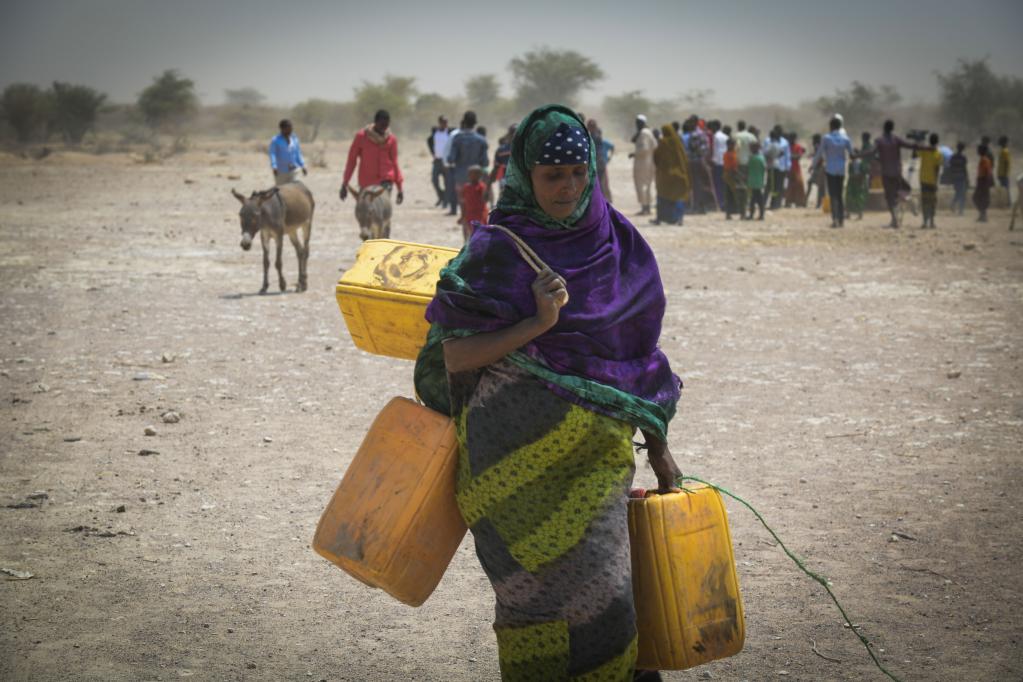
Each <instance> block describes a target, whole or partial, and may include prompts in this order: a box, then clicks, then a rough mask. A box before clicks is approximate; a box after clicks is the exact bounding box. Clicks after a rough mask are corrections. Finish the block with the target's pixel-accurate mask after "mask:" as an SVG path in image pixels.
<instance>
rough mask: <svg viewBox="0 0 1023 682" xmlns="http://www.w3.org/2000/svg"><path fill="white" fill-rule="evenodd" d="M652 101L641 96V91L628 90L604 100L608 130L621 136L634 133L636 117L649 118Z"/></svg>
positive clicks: (603, 107)
mask: <svg viewBox="0 0 1023 682" xmlns="http://www.w3.org/2000/svg"><path fill="white" fill-rule="evenodd" d="M653 105H654V103H653V100H651V99H650V98H649V97H647V96H646V95H644V94H643V91H642V90H630V91H628V92H623V93H622V94H620V95H611V96H608V97H605V98H604V103H603V106H602V107H601V108H602V109H603V111H604V115H605V116H607V117H608V118H609V119H610V120H609V121H608V130H612V129H613V130H615V131H618V132H620V133H621V134H623V135H632V133H633V132H635V125H636V124H635V121H636V117H637V116H639V115H640V114H644V115H647V116H649V115H650V111H651V109H652V108H653Z"/></svg>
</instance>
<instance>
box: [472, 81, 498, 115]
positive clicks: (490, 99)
mask: <svg viewBox="0 0 1023 682" xmlns="http://www.w3.org/2000/svg"><path fill="white" fill-rule="evenodd" d="M500 96H501V85H500V83H498V82H497V76H495V75H494V74H492V73H484V74H481V75H479V76H473V77H472V78H470V79H469V80H467V81H465V100H466V104H467V105H468V107H469V108H470V109H474V110H476V111H479V110H481V109H487V108H489V107H491V106H493V105H494V103H495V102H497V100H498V98H499V97H500Z"/></svg>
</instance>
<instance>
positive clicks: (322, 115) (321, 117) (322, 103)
mask: <svg viewBox="0 0 1023 682" xmlns="http://www.w3.org/2000/svg"><path fill="white" fill-rule="evenodd" d="M330 109H331V104H330V102H328V101H327V100H325V99H316V98H313V99H307V100H305V101H304V102H299V103H298V104H296V105H295V108H294V109H292V110H291V116H292V117H293V118H294V119H295V120H296V121H298V122H299V123H301V124H302V125H303V126H305V127H306V128H309V129H311V132H310V133H309V137H308V138H307V139H306V142H309V143H310V144H311V143H313V142H315V141H316V137H317V136H318V135H319V134H320V126H322V125H323V123H324V122H325V121H326V120H327V117H328V116H329V115H330Z"/></svg>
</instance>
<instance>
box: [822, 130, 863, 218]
mask: <svg viewBox="0 0 1023 682" xmlns="http://www.w3.org/2000/svg"><path fill="white" fill-rule="evenodd" d="M830 128H831V132H830V133H828V134H827V135H825V136H824V137H823V138H822V139H821V145H820V147H818V148H817V153H816V154H814V155H813V164H811V165H810V166H811V168H812V167H813V166H814V165H815V164H816V163H817V162H818V161H819V160H820V159H821V158H823V159H824V175H825V176H826V177H827V181H828V197H829V198H830V201H831V227H842V225H843V223H844V221H845V203H844V202H843V196H844V194H843V187H842V186H843V185H844V184H845V168H846V163H847V159H846V156H848V158H850V159H852V158H855V157H856V155H857V154H856V152H855V151H854V150H853V146H852V142H850V141H849V138H848V136H846V135H844V134H843V133H842V120H841V119H840V118H837V117H836V118H833V119H831V123H830Z"/></svg>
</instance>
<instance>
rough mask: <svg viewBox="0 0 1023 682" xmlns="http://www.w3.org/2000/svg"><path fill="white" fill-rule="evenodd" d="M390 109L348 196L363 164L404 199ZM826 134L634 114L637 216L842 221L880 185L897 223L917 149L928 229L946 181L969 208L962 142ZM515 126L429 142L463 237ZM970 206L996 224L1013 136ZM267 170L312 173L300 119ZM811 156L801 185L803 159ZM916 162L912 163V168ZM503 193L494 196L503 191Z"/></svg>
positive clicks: (891, 134)
mask: <svg viewBox="0 0 1023 682" xmlns="http://www.w3.org/2000/svg"><path fill="white" fill-rule="evenodd" d="M580 117H581V118H582V119H583V120H585V121H586V129H587V132H588V133H589V135H590V138H591V139H592V140H593V144H594V156H595V160H596V174H597V180H598V182H600V185H601V188H602V189H603V192H604V195H605V196H606V197H607V199H608V201H610V200H611V196H612V194H611V186H610V181H609V178H608V173H607V166H608V163H609V161H610V160H611V158H612V157H613V155H614V150H615V147H614V145H613V144H612V143H611V142H610V141H608V140H607V139H606V138H605V137H604V135H603V132H602V130H601V128H600V126H599V124H598V122H597V121H596V120H595V119H592V118H589V119H587V118H586V117H585V116H582V115H580ZM389 127H390V115H389V114H388V112H386V111H384V110H381V111H378V112H377V113H376V115H375V116H374V120H373V123H372V124H370V125H367V126H366V127H364V128H362V129H361V130H359V131H358V132H357V133H356V135H355V138H354V140H353V142H352V145H351V147H350V148H349V152H348V158H347V162H346V164H345V168H344V173H343V177H342V182H341V190H340V193H339V195H340V197H341V199H342V200H344V199H345V198H346V196H347V194H348V191H349V182H350V181H351V179H352V177H353V175H354V173H355V170H356V168H357V167H358V173H359V175H358V181H359V185H360V186H361V187H363V188H365V187H370V186H374V185H376V186H382V187H384V189H385V190H386V191H387V192H388V193H390V191H391V188H392V187H397V189H398V194H397V203H398V204H400V203H401V202H402V200H403V198H404V195H403V192H402V184H403V177H402V173H401V169H400V168H399V165H398V143H397V139H396V138H395V136H394V134H393V133H391V132H390V131H389ZM828 128H829V131H828V133H826V134H823V135H820V134H816V135H814V136H813V137H812V139H811V144H812V148H811V149H807V148H805V147H804V146H803V145H802V144H800V141H799V137H798V135H797V134H796V133H795V132H785V131H784V129H783V128H782V127H781V126H780V125H776V126H774V127H772V128H771V129H770V130H768V131H767V132H766V134H765V133H762V131H761V130H759V129H758V128H757V127H756V126H754V125H749V126H747V124H746V122H745V121H742V120H740V121H738V122H736V125H735V128H734V129H733V128H732V127H731V126H729V125H722V123H721V121H719V120H716V119H712V120H709V121H705V120H703V119H702V118H700V117H699V116H697V115H695V114H694V115H692V116H690V117H689V118H687V119H686V120H685V121H682V122H679V121H674V122H672V123H669V124H665V125H663V126H661V127H660V128H659V129H655V128H651V127H650V126H649V124H648V122H647V117H646V116H645V115H643V114H640V115H638V116H636V120H635V134H634V135H633V136H632V139H631V142H632V145H633V150H632V151H631V152H630V153H629V158H630V159H631V160H632V164H633V165H632V170H633V180H634V184H635V190H636V199H637V201H638V202H639V205H640V211H639V215H641V216H651V221H650V222H651V224H654V225H662V224H665V225H681V224H682V223H683V220H684V219H685V215H686V214H687V213H689V214H693V213H696V214H707V213H713V212H723V213H724V214H725V218H726V219H727V220H731V219H732V218H733V216H735V217H738V219H740V220H763V219H764V215H765V212H766V211H767V210H771V211H776V210H779V209H782V208H790V207H806V206H807V205H808V203H809V200H810V197H811V196H812V195H813V192H814V189H816V206H817V208H818V209H821V208H822V204H823V203H824V202H825V201H826V202H827V203H828V204H829V205H830V214H831V226H832V227H836V228H839V227H843V226H844V225H845V221H846V220H847V219H848V218H850V217H851V216H852V215H853V214H855V215H857V216H858V217H859V218H862V217H863V212H864V210H865V208H866V207H867V201H868V197H869V194H870V190H871V188H877V189H879V190H881V191H883V195H884V201H885V205H886V206H887V208H888V211H889V213H890V215H891V221H890V223H889V227H892V228H897V227H899V226H900V214H901V211H900V210H899V209H900V204H901V202H904V201H905V200H906V199H907V198H908V196H909V194H910V192H911V191H912V188H911V184H910V180H912V177H910V178H909V179H907V178H906V177H905V176H904V175H903V159H902V151H903V150H910V151H911V152H912V154H913V155H914V159H915V160H918V161H919V189H920V208H921V214H922V219H923V223H922V225H921V227H923V228H934V227H935V226H936V225H935V215H936V213H937V204H938V188H939V185H948V186H950V187H951V189H952V190H953V192H952V193H953V197H952V201H951V205H950V207H949V208H950V210H952V211H953V212H955V213H957V214H958V215H962V214H963V212H964V211H965V208H966V194H967V190H968V189H969V188H970V173H969V160H968V159H967V157H966V154H965V151H964V150H965V149H966V145H965V143H963V142H959V143H958V144H957V145H956V149H955V151H953V150H952V149H951V148H950V147H948V146H947V145H942V144H940V138H939V136H938V135H937V134H935V133H932V134H931V135H930V136H929V137H927V136H926V135H925V134H924V133H921V132H920V131H913V132H912V133H910V134H909V135H907V137H909V138H910V140H908V141H907V140H906V139H903V138H902V137H900V136H898V135H896V134H895V124H894V122H892V121H890V120H889V121H885V123H884V126H883V131H882V133H881V135H879V136H878V137H877V138H876V139H875V138H872V135H871V133H869V132H864V133H862V135H861V138H860V144H859V145H858V146H856V145H854V144H853V142H852V140H851V139H850V137H849V134H848V133H847V132H846V129H845V125H844V121H843V119H842V116H841V115H840V114H835V115H834V116H833V117H832V118H831V120H830V121H829V123H828ZM515 131H516V127H515V126H510V127H509V128H508V129H507V130H506V131H505V133H504V134H503V135H502V136H501V137H500V138H499V139H498V140H497V146H496V149H495V151H494V154H493V157H492V159H491V156H490V144H489V142H488V139H487V130H486V128H485V127H484V126H482V125H479V122H478V120H477V116H476V113H475V112H473V111H466V112H465V113H464V114H463V115H462V119H461V121H460V123H459V126H458V127H457V128H451V127H450V126H449V125H448V119H447V117H445V116H440V117H438V119H437V125H436V126H434V127H433V128H432V129H431V130H430V134H429V136H428V137H427V139H426V145H427V148H428V149H429V151H430V155H431V157H432V159H433V167H432V171H431V183H432V185H433V189H434V191H435V192H436V195H437V201H436V204H435V206H436V207H439V208H441V209H444V210H445V211H447V213H448V214H449V215H452V216H458V218H457V219H458V222H459V224H460V225H461V227H462V234H463V237H464V238H465V240H466V241H468V239H469V236H470V235H471V234H472V225H473V223H474V222H484V221H486V219H487V216H488V214H489V210H488V209H489V207H490V206H492V205H493V204H494V202H495V199H496V196H497V195H498V194H499V193H500V191H501V190H502V189H503V187H504V184H505V173H506V171H507V168H508V164H509V162H510V159H511V149H512V141H513V139H514V137H515ZM976 152H977V165H976V171H975V173H974V183H973V190H974V191H973V203H974V206H975V207H976V209H977V212H978V217H977V219H978V221H981V222H985V221H987V211H988V208H989V207H990V204H991V190H992V188H994V187H996V186H1000V187H1003V188H1005V190H1006V191H1008V188H1009V177H1010V172H1011V168H1012V158H1011V155H1010V152H1009V139H1008V138H1007V137H1005V136H1002V137H1000V138H999V139H998V153H997V157H996V156H995V155H994V153H993V152H992V147H991V140H990V137H983V138H981V141H980V144H979V145H978V146H977V148H976ZM269 156H270V166H271V170H272V172H273V176H274V182H275V183H276V184H282V183H285V182H293V181H294V180H296V179H297V174H298V172H299V171H301V172H302V173H303V174H305V173H306V168H305V161H304V160H303V158H302V152H301V148H300V146H299V141H298V137H297V136H296V135H294V133H293V130H292V125H291V122H290V121H288V120H283V121H281V122H280V134H279V135H277V136H275V137H274V138H273V139H272V140H271V142H270V148H269ZM804 159H806V160H807V168H808V172H807V177H806V179H805V181H804V176H803V161H804ZM914 169H915V163H914V164H911V165H910V175H912V172H913V170H914ZM495 190H496V191H495Z"/></svg>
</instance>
